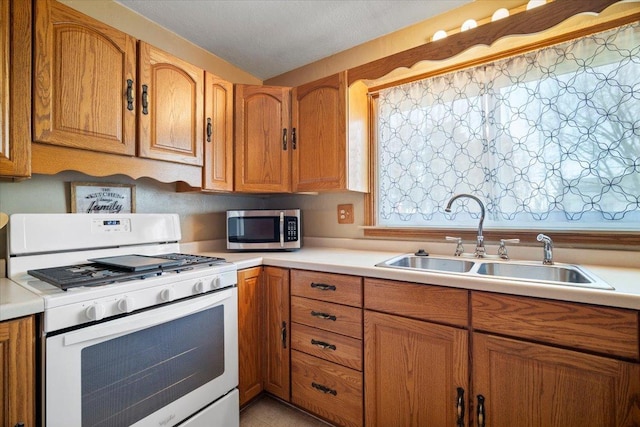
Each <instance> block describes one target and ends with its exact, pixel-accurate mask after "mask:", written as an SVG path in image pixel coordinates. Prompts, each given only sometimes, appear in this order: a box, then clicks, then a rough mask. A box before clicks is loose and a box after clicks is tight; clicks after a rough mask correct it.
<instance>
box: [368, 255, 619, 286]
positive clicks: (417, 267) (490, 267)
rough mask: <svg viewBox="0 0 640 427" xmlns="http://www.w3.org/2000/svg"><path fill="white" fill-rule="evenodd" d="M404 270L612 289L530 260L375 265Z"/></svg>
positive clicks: (427, 259) (409, 258) (401, 260)
mask: <svg viewBox="0 0 640 427" xmlns="http://www.w3.org/2000/svg"><path fill="white" fill-rule="evenodd" d="M376 267H388V268H397V269H404V270H414V271H424V272H439V273H458V274H464V275H466V276H470V277H473V276H475V277H496V278H501V279H511V280H513V281H526V282H537V283H544V284H549V285H565V286H580V287H585V288H594V289H607V290H613V289H614V288H613V287H612V286H610V285H609V284H607V283H606V282H604V281H603V280H602V279H599V278H598V277H597V276H594V275H593V274H591V273H589V272H588V271H586V270H585V269H583V268H580V267H578V266H577V265H572V264H558V263H556V264H553V265H543V264H538V263H533V262H514V261H491V260H487V259H486V258H484V259H470V260H469V259H462V258H439V257H434V256H417V255H413V254H405V255H400V256H397V257H395V258H391V259H389V260H386V261H383V262H381V263H378V264H376Z"/></svg>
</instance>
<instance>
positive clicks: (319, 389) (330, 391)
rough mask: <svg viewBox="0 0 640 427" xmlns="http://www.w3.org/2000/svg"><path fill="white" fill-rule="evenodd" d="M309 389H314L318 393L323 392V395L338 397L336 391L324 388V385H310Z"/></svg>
mask: <svg viewBox="0 0 640 427" xmlns="http://www.w3.org/2000/svg"><path fill="white" fill-rule="evenodd" d="M311 387H313V388H315V389H316V390H318V391H321V392H323V393H324V394H331V395H333V396H337V395H338V392H337V391H335V390H334V389H332V388H329V387H327V386H324V385H322V384H318V383H311Z"/></svg>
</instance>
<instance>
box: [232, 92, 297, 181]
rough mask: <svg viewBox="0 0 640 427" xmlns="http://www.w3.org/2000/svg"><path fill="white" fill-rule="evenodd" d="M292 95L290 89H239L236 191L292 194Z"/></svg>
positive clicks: (236, 107)
mask: <svg viewBox="0 0 640 427" xmlns="http://www.w3.org/2000/svg"><path fill="white" fill-rule="evenodd" d="M290 93H291V91H290V89H289V88H286V87H279V86H251V85H236V95H235V126H236V134H235V138H236V141H235V190H236V191H240V192H256V193H269V192H271V193H286V192H289V191H291V172H290V163H291V160H290V159H291V146H292V141H291V135H290V129H289V123H290V118H289V108H290V104H291V96H290Z"/></svg>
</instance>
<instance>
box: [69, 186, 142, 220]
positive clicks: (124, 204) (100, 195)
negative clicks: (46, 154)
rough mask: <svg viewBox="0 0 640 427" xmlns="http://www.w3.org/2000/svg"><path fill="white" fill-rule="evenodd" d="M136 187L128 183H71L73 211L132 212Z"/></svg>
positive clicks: (134, 208) (134, 204)
mask: <svg viewBox="0 0 640 427" xmlns="http://www.w3.org/2000/svg"><path fill="white" fill-rule="evenodd" d="M135 211H136V187H135V186H134V185H128V184H109V183H106V182H105V183H99V182H98V183H92V182H72V183H71V212H73V213H134V212H135Z"/></svg>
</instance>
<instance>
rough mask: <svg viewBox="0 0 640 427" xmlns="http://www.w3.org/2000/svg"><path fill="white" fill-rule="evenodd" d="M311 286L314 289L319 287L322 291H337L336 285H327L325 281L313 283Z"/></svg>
mask: <svg viewBox="0 0 640 427" xmlns="http://www.w3.org/2000/svg"><path fill="white" fill-rule="evenodd" d="M311 287H312V288H313V289H318V290H320V291H335V290H336V287H335V286H334V285H327V284H324V283H311Z"/></svg>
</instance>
